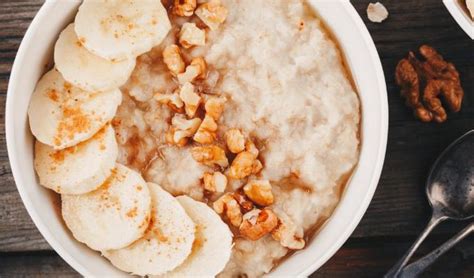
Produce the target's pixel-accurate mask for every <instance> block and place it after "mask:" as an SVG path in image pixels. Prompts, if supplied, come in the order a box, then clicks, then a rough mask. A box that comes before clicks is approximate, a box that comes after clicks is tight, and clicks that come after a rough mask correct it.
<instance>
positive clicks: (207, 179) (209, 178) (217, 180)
mask: <svg viewBox="0 0 474 278" xmlns="http://www.w3.org/2000/svg"><path fill="white" fill-rule="evenodd" d="M203 183H204V189H205V190H207V191H209V192H218V193H221V192H224V191H225V188H226V187H227V177H226V176H225V175H224V174H222V173H221V172H214V173H212V174H211V173H204V176H203Z"/></svg>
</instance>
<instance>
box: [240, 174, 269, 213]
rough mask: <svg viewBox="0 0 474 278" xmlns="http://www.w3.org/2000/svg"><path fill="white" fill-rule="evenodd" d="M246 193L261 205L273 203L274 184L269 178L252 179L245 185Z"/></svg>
mask: <svg viewBox="0 0 474 278" xmlns="http://www.w3.org/2000/svg"><path fill="white" fill-rule="evenodd" d="M244 193H245V195H247V197H249V199H250V200H252V201H253V202H254V203H256V204H257V205H260V206H264V207H265V206H269V205H271V204H273V193H272V186H271V184H270V182H269V181H268V180H252V181H249V182H248V183H247V184H246V185H245V186H244Z"/></svg>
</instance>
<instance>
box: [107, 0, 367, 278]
mask: <svg viewBox="0 0 474 278" xmlns="http://www.w3.org/2000/svg"><path fill="white" fill-rule="evenodd" d="M222 4H223V6H225V7H226V9H227V10H228V15H227V18H226V20H225V22H224V23H222V24H221V25H220V26H219V28H216V29H215V30H208V31H207V34H206V41H205V45H203V46H199V45H198V46H194V47H191V48H188V49H186V48H181V50H180V51H181V55H182V57H183V59H184V61H185V63H186V65H187V64H189V63H190V62H191V61H192V60H193V58H196V57H203V58H204V60H205V62H206V63H207V68H206V76H205V77H204V78H202V79H201V80H199V81H196V82H194V81H193V82H192V83H193V84H194V86H195V89H196V91H198V92H199V95H200V96H201V104H200V106H199V107H198V108H197V110H196V111H194V113H193V111H188V110H186V111H184V110H182V109H183V107H181V108H179V107H174V108H175V109H172V108H173V107H172V106H170V103H171V105H172V103H173V102H172V101H170V100H169V99H170V98H171V96H173V95H175V94H179V91H180V90H182V89H180V87H182V86H180V84H179V82H178V80H179V78H186V77H185V76H183V75H182V71H183V70H182V69H181V70H179V69H178V71H181V75H180V74H176V75H173V74H172V73H171V71H170V69H169V67H168V66H167V65H166V64H165V62H164V60H163V52H164V50H165V49H167V51H172V48H171V47H169V46H170V45H172V44H176V45H180V43H179V42H178V37H179V32H180V30H181V28H182V26H184V24H189V21H190V20H189V18H185V19H183V17H176V16H174V17H173V16H172V15H171V13H170V20H171V22H172V25H173V27H172V30H171V32H170V33H169V35H168V37H167V38H166V39H165V41H164V42H163V43H162V44H161V45H159V46H157V47H155V48H154V49H153V50H152V51H150V52H148V53H146V54H143V55H142V56H140V57H139V58H138V60H137V65H136V68H135V70H134V72H133V73H132V76H131V77H130V79H129V81H128V82H127V83H126V84H125V85H124V86H122V88H121V89H122V93H123V102H122V104H121V106H120V107H119V109H118V111H117V114H116V116H115V118H114V120H113V126H114V127H115V132H116V135H117V140H118V142H119V160H118V161H119V162H120V163H123V164H125V165H127V166H129V167H132V168H134V169H136V170H138V171H140V172H141V173H142V175H143V176H144V177H145V180H147V181H149V182H154V183H157V184H159V185H161V186H162V187H163V188H164V189H165V190H167V191H168V192H170V193H171V194H173V195H175V196H177V195H182V194H185V195H189V196H191V197H192V198H194V199H196V200H200V201H205V202H207V203H208V204H209V205H210V206H213V205H214V208H216V207H215V203H216V202H218V201H219V199H220V198H221V197H222V196H223V194H224V193H223V192H221V193H219V190H208V189H209V188H207V187H206V186H205V185H203V183H204V181H203V177H204V176H206V175H209V173H211V174H212V173H214V172H222V173H224V175H225V176H227V180H228V184H227V186H226V187H225V192H230V193H229V194H231V193H234V192H237V194H239V196H242V195H244V194H243V193H242V189H241V188H242V187H243V186H244V185H247V184H249V183H251V182H252V181H265V182H268V183H269V184H270V185H271V194H272V195H273V200H272V201H271V202H269V203H268V204H265V205H262V204H259V202H258V201H257V202H254V205H255V206H256V207H258V208H260V209H261V210H262V211H265V210H269V211H270V212H272V213H274V215H275V216H276V217H277V218H278V221H279V222H278V223H280V224H281V223H282V222H283V223H286V224H287V228H288V229H287V231H285V233H283V232H282V234H280V235H279V236H278V235H275V234H270V233H266V234H265V235H264V236H262V237H261V238H259V239H257V240H252V239H249V237H248V236H242V234H241V231H239V227H238V226H236V225H233V224H232V220H233V219H231V218H232V217H230V216H229V213H227V214H226V213H225V212H224V213H222V212H221V213H222V215H223V218H224V220H225V221H226V222H227V223H228V224H229V226H230V227H231V230H232V231H233V233H234V242H235V245H234V247H233V251H232V255H231V259H230V261H229V262H228V264H227V266H226V268H225V270H224V271H223V272H222V273H221V274H220V275H221V276H223V277H227V276H236V275H241V274H245V275H247V276H249V277H255V276H260V275H262V274H263V273H267V272H269V271H270V270H271V269H272V267H274V266H275V265H276V264H277V263H278V261H279V260H281V259H282V258H283V257H284V256H285V255H287V254H288V253H289V252H291V250H292V249H300V248H303V246H304V245H305V244H308V242H307V240H308V236H309V235H310V233H311V232H312V231H314V228H315V227H317V226H318V225H319V224H321V223H322V222H323V221H324V220H325V219H327V218H328V217H329V216H330V215H331V213H332V211H333V210H334V208H335V206H336V205H337V203H338V201H339V197H340V192H341V188H342V186H343V185H344V183H345V182H346V180H347V177H348V175H350V173H351V171H352V169H353V168H354V166H355V165H356V163H357V161H358V156H359V143H360V142H359V121H360V107H359V100H358V97H357V94H356V92H355V91H354V89H353V87H352V85H351V81H350V79H349V78H348V77H347V75H346V72H345V69H344V66H343V64H342V60H341V54H340V51H339V49H338V47H337V45H336V44H335V42H333V41H332V39H331V37H330V36H328V34H327V32H326V31H325V29H324V28H323V26H322V25H321V22H320V21H319V20H318V19H317V17H316V16H315V15H314V14H313V13H312V12H311V9H310V8H309V7H308V6H307V4H306V3H305V1H302V0H292V1H252V0H240V1H231V0H223V1H222ZM191 22H196V26H197V27H199V26H201V25H202V22H200V21H199V20H198V19H197V18H193V19H191ZM167 47H168V48H167ZM180 76H181V77H180ZM181 85H182V84H181ZM164 99H166V100H167V104H165V102H166V101H164ZM209 99H219V100H222V102H223V103H224V108H223V111H222V115H221V116H220V117H217V119H216V120H215V124H216V125H217V130H215V129H214V131H213V132H212V133H211V137H212V136H214V139H211V140H212V141H213V143H212V144H211V145H217V146H221V147H222V148H223V149H225V150H226V153H227V157H228V159H229V160H228V161H229V164H231V166H228V165H222V164H221V165H219V163H216V164H212V163H211V164H209V163H202V161H198V160H196V157H195V153H194V152H195V148H196V147H197V146H201V145H206V144H198V143H196V142H194V141H193V140H191V138H185V139H186V140H184V139H183V140H184V141H182V143H183V144H180V143H179V142H175V144H170V139H169V138H170V137H169V136H170V130H173V131H175V130H174V128H176V126H177V125H179V123H181V124H182V123H183V121H189V120H190V119H192V118H199V119H200V120H199V121H200V122H199V123H201V121H202V122H205V121H206V120H205V119H204V117H205V115H204V114H205V112H206V111H205V108H204V103H206V104H207V101H209ZM170 107H171V108H170ZM186 108H188V107H187V106H186ZM179 109H181V110H179ZM177 111H178V112H179V113H177ZM189 113H191V115H193V116H192V117H190V116H189V115H190V114H189ZM178 114H179V115H182V116H177V115H178ZM203 120H204V121H203ZM199 123H196V127H197V126H199ZM188 124H190V125H192V123H188ZM229 130H238V131H240V133H241V134H237V133H236V134H234V135H235V137H232V138H236V140H237V139H242V138H243V140H244V141H246V142H253V143H254V144H255V146H256V148H257V150H258V155H257V156H256V158H255V157H254V158H252V159H254V162H256V160H258V163H260V164H261V165H260V167H259V166H258V165H257V166H255V164H253V167H257V168H259V169H257V170H255V171H253V170H252V171H251V172H249V173H250V174H246V175H243V177H238V176H239V175H238V174H236V173H233V172H232V165H233V160H236V159H237V158H238V157H239V154H238V151H235V152H232V151H229V146H227V145H226V138H230V139H229V140H231V139H232V138H231V135H230V134H231V133H230V132H229ZM173 135H176V132H175V133H172V134H171V137H173ZM208 135H209V134H208ZM240 135H242V138H240V137H239V136H240ZM173 138H174V137H173ZM237 141H238V140H237ZM237 141H236V142H237ZM244 141H242V142H241V143H243V142H244ZM207 145H209V144H207ZM240 145H242V144H240ZM242 147H244V145H242ZM235 148H236V149H239V148H240V147H239V144H237V145H236V146H235ZM244 148H245V147H244ZM240 149H241V150H240V151H242V148H240ZM245 149H246V150H248V148H245ZM242 157H243V156H242ZM250 157H251V156H250ZM257 158H258V159H257ZM260 168H261V169H260ZM213 178H214V176H212V177H211V178H209V181H218V179H217V178H216V179H213ZM265 182H262V183H263V184H264V186H268V184H267V183H265ZM209 184H213V183H212V182H211V183H209ZM216 184H218V183H217V182H215V184H213V185H216ZM258 186H261V185H260V184H258ZM258 186H257V188H260V187H258ZM249 190H250V189H249ZM221 201H222V200H221ZM254 201H255V200H254ZM264 202H265V201H264ZM243 203H245V202H243ZM225 205H228V204H227V203H226V204H225ZM239 205H240V206H241V213H242V214H245V213H247V212H248V210H247V209H246V208H245V204H242V203H239ZM226 209H227V212H229V210H230V209H229V207H226ZM249 210H250V209H249ZM260 212H261V211H260ZM270 216H272V215H270ZM249 217H251V215H250V216H249ZM270 218H271V217H270ZM249 219H251V218H246V217H245V216H244V217H243V220H242V219H239V220H240V221H239V220H237V222H238V223H241V222H242V221H244V222H245V221H248V220H249ZM255 219H256V218H255ZM255 219H254V220H250V222H252V221H256V220H255ZM269 222H270V220H269ZM275 223H276V222H275ZM253 224H254V223H253ZM269 225H271V224H269ZM288 236H290V237H291V238H284V237H288ZM305 241H306V242H305Z"/></svg>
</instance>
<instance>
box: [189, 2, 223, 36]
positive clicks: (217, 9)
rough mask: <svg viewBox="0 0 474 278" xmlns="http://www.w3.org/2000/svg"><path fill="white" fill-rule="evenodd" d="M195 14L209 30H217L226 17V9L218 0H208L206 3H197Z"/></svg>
mask: <svg viewBox="0 0 474 278" xmlns="http://www.w3.org/2000/svg"><path fill="white" fill-rule="evenodd" d="M196 15H197V16H198V17H199V18H200V19H201V20H202V21H203V22H204V23H205V24H206V25H207V26H208V27H209V29H211V30H217V28H219V25H221V24H222V23H223V22H224V21H225V19H226V17H227V9H226V8H225V7H224V6H222V5H221V1H220V0H210V1H209V2H207V3H204V4H201V5H199V7H198V8H197V9H196Z"/></svg>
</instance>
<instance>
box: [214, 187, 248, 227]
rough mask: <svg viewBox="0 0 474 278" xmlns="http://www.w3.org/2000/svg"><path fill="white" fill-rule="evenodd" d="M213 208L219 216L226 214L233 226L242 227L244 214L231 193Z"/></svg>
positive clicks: (220, 199) (219, 200)
mask: <svg viewBox="0 0 474 278" xmlns="http://www.w3.org/2000/svg"><path fill="white" fill-rule="evenodd" d="M212 206H213V208H214V210H215V211H216V212H217V213H218V214H225V215H226V216H227V218H228V219H229V221H230V223H231V224H232V225H233V226H235V227H239V226H240V225H241V223H242V212H241V211H240V206H239V204H238V203H237V201H236V200H235V199H234V197H233V196H232V194H231V193H226V194H224V195H222V196H221V197H220V198H219V199H217V200H216V201H215V202H214V204H213V205H212Z"/></svg>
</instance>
